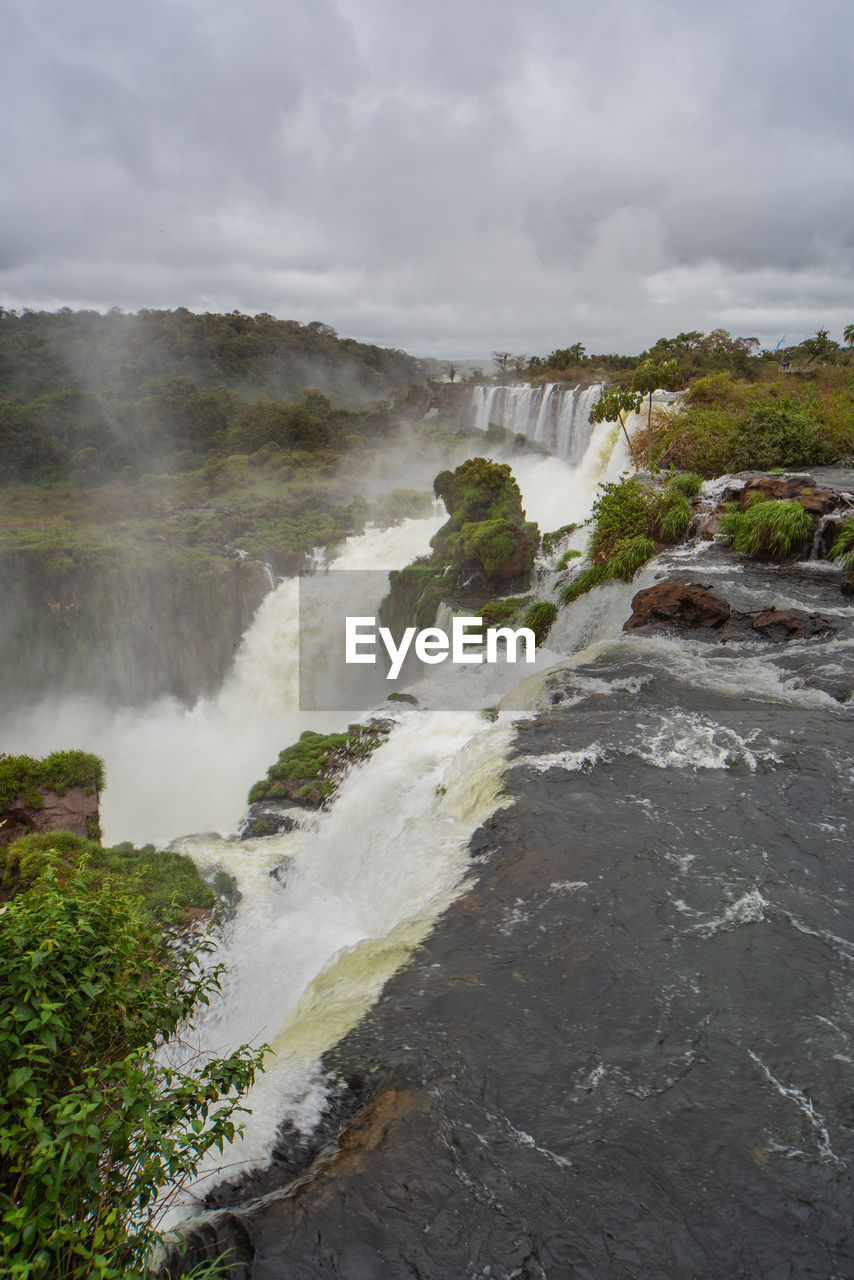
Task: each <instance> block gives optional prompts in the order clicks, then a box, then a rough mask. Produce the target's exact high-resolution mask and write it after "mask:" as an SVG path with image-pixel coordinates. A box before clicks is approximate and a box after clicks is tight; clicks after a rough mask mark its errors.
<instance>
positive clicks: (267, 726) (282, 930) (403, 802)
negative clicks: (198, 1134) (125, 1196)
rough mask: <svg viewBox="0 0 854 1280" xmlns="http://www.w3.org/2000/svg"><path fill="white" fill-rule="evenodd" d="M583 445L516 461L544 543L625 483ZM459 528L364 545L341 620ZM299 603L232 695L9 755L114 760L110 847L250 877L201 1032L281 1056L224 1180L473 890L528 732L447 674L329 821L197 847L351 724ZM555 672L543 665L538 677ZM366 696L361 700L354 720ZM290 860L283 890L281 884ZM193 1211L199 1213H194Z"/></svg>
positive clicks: (40, 722)
mask: <svg viewBox="0 0 854 1280" xmlns="http://www.w3.org/2000/svg"><path fill="white" fill-rule="evenodd" d="M588 426H589V424H588ZM586 445H587V447H586V449H585V452H584V456H583V457H582V458H581V460H580V462H579V464H578V465H576V466H575V467H572V466H570V465H568V464H567V462H565V461H563V460H561V459H559V458H523V459H520V460H515V461H514V470H515V472H516V474H517V476H518V478H519V481H520V486H521V488H522V491H523V501H524V504H525V506H526V508H527V510H528V515H529V518H533V519H536V520H538V521H539V523H540V525H541V528H543V529H548V528H552V527H555V526H557V525H560V524H564V523H567V522H568V521H575V520H580V519H583V518H584V517H585V516H586V515H587V513H588V511H589V507H590V501H591V498H592V494H593V492H594V491H595V486H596V483H597V482H598V481H599V480H600V479H603V478H605V477H606V476H608V475H610V474H613V473H614V471H615V470H616V471H617V472H618V471H619V470H620V469H621V464H622V459H623V453H622V446H621V444H620V442H619V441H618V440H617V438H616V433H615V431H614V429H613V427H611V426H609V425H608V424H604V426H601V427H597V428H596V430H595V432H594V431H593V430H592V429H590V430H589V431H588V434H587V440H586ZM443 519H444V514H443V513H438V512H437V514H435V515H434V516H433V517H431V518H429V519H426V520H409V521H405V522H404V523H403V524H402V525H400V526H397V527H395V528H391V529H387V530H376V529H373V530H369V531H368V532H367V533H365V534H364V535H362V536H361V537H358V538H351V539H350V540H349V541H348V542H347V544H346V545H345V547H344V548H343V550H342V552H341V554H340V556H339V557H338V558H337V559H336V560H335V561H334V562H333V564H332V565H331V566H330V571H329V573H328V574H325V575H324V577H323V581H324V583H328V587H329V594H330V597H332V596H335V595H338V596H339V600H338V603H337V605H336V608H337V611H338V615H339V616H340V613H341V612H342V609H341V603H340V593H341V591H343V592H345V593H356V594H355V595H353V598H352V599H348V600H347V601H346V607H345V609H344V610H343V611H344V612H350V613H357V614H365V613H371V612H375V611H376V608H377V605H378V603H379V599H380V598H381V596H382V594H384V589H382V587H381V586H378V587H377V594H376V599H365V598H364V597H363V596H362V595H360V594H358V592H359V587H360V581H359V579H358V578H357V577H356V575H353V574H338V573H337V572H336V570H338V569H342V568H344V569H349V570H354V569H367V568H370V569H377V568H382V569H384V570H388V569H391V568H396V567H402V566H404V565H406V564H408V563H409V562H410V561H412V560H413V559H414V558H415V557H416V556H417V555H419V554H423V553H424V552H425V551H426V550H427V549H428V544H429V539H430V537H431V535H432V534H433V532H434V531H435V530H436V529H437V528H438V527H439V525H440V524H441V523H442V522H443ZM298 589H299V587H298V583H297V582H296V581H295V580H289V581H285V582H283V583H281V584H280V585H279V586H278V588H277V589H276V590H275V591H274V592H271V594H270V595H269V596H268V597H267V598H266V599H265V601H264V602H263V604H262V605H261V607H260V609H259V610H258V612H257V614H256V617H255V619H254V621H253V623H252V626H251V627H250V629H249V630H248V632H247V633H246V635H245V636H244V638H243V641H242V643H241V646H240V649H239V651H238V654H237V656H236V659H235V663H234V668H233V670H232V672H231V674H230V676H229V678H228V679H227V681H226V682H225V684H224V686H223V689H222V690H221V692H220V693H219V695H218V696H217V697H215V698H210V699H205V700H202V701H200V702H199V703H198V704H197V705H196V706H195V707H193V708H192V709H187V708H185V707H182V706H181V705H180V704H178V703H177V702H175V701H174V700H162V701H160V702H158V703H156V704H154V705H152V706H150V707H148V708H145V709H144V710H131V709H119V710H116V709H114V708H109V707H106V706H104V705H102V704H99V703H97V702H94V701H91V700H87V701H83V700H76V701H75V700H66V701H64V702H62V703H60V704H59V705H56V704H50V705H46V706H45V707H44V708H41V709H39V708H31V709H29V711H28V712H27V714H26V716H21V717H19V718H18V720H17V721H16V722H15V723H13V724H12V725H7V726H5V728H6V735H5V740H6V742H8V743H9V749H10V750H15V751H30V752H32V753H34V754H45V753H47V752H49V751H50V750H53V749H56V748H57V747H60V746H66V745H67V744H68V743H73V744H74V745H75V746H80V747H83V748H85V749H88V750H92V751H95V752H97V753H98V754H100V755H102V756H103V757H104V758H105V760H106V770H107V781H108V786H107V789H106V791H105V793H104V796H103V804H102V817H103V822H104V828H105V838H106V839H107V840H108V841H110V842H113V841H117V840H120V839H131V840H134V841H135V842H137V843H142V842H145V841H151V842H153V843H156V844H163V843H165V842H166V841H169V840H173V841H174V843H175V847H177V848H180V849H183V850H185V851H186V852H188V853H189V854H190V855H191V856H192V857H193V858H194V859H195V860H196V861H197V862H198V863H199V865H201V866H202V867H203V868H212V867H220V868H222V869H224V870H227V871H228V872H229V873H230V874H232V875H234V876H235V877H236V879H237V882H238V887H239V888H240V891H241V893H242V894H243V898H242V901H241V904H240V906H239V908H238V911H237V914H236V916H235V918H234V920H233V921H232V922H231V923H230V925H229V926H228V927H227V930H226V932H225V935H224V936H223V938H222V939H221V942H220V947H219V951H218V955H217V959H218V960H221V961H222V962H223V963H224V964H225V966H226V968H227V971H228V977H227V983H226V986H225V989H224V994H223V998H222V1000H220V1001H218V1002H217V1003H216V1004H215V1005H214V1006H212V1007H211V1008H210V1009H209V1010H208V1011H207V1012H206V1013H205V1014H204V1016H203V1017H202V1018H201V1019H200V1020H199V1021H198V1023H197V1025H196V1026H195V1028H194V1035H195V1037H196V1040H197V1042H198V1045H199V1046H200V1047H201V1048H202V1049H203V1050H204V1051H206V1052H211V1053H224V1052H227V1051H229V1050H231V1049H233V1048H235V1047H236V1046H237V1045H239V1044H240V1043H243V1042H246V1041H254V1042H255V1043H260V1042H264V1041H266V1042H268V1043H269V1044H270V1045H271V1046H272V1049H271V1054H270V1055H269V1058H268V1061H267V1064H266V1065H267V1069H266V1071H265V1073H264V1074H263V1075H262V1076H261V1078H260V1080H259V1083H258V1085H257V1086H256V1088H255V1089H254V1090H253V1093H252V1095H251V1097H250V1105H251V1107H252V1116H251V1119H250V1121H249V1126H248V1129H247V1133H246V1135H245V1138H244V1139H243V1141H242V1142H241V1143H239V1144H236V1145H235V1147H234V1148H233V1149H232V1151H230V1152H226V1154H225V1156H224V1157H223V1158H222V1160H221V1161H220V1159H219V1158H217V1163H216V1164H213V1163H212V1164H211V1165H210V1166H209V1167H208V1168H207V1169H206V1170H205V1176H206V1177H207V1178H210V1177H211V1176H212V1177H219V1176H223V1172H225V1174H226V1175H227V1174H228V1173H229V1172H231V1173H234V1172H235V1171H236V1169H237V1168H238V1167H246V1166H251V1165H253V1164H256V1163H258V1162H259V1161H260V1162H263V1161H264V1160H265V1159H266V1158H267V1154H268V1152H269V1148H270V1144H271V1141H272V1139H273V1136H274V1134H275V1130H276V1126H277V1124H278V1123H279V1122H280V1121H281V1120H282V1118H283V1117H284V1116H286V1115H289V1116H291V1117H292V1118H293V1119H294V1120H295V1122H296V1123H297V1124H298V1125H303V1126H306V1127H308V1126H310V1124H311V1123H312V1122H313V1120H314V1119H315V1118H316V1115H317V1112H318V1108H319V1106H320V1104H321V1102H322V1099H323V1097H324V1089H323V1082H322V1081H321V1080H320V1079H319V1078H318V1074H317V1073H318V1060H319V1058H320V1056H321V1054H322V1053H323V1052H324V1050H325V1049H327V1048H328V1047H330V1046H331V1045H332V1044H334V1043H335V1042H336V1041H337V1040H338V1039H339V1038H340V1037H341V1036H342V1035H343V1034H345V1033H346V1031H347V1030H348V1029H349V1028H350V1027H351V1026H353V1025H354V1024H355V1022H356V1021H358V1019H359V1017H360V1016H361V1014H362V1013H363V1012H364V1010H365V1009H366V1008H367V1007H369V1005H370V1004H371V1003H372V1001H373V1000H375V999H376V997H377V995H378V993H379V991H380V990H381V988H382V986H383V984H384V983H385V981H386V980H387V979H388V977H389V976H390V975H391V974H392V973H393V972H394V971H395V970H396V968H398V967H399V965H400V964H401V963H402V962H403V960H404V959H405V958H406V956H407V955H408V954H409V953H410V951H411V949H412V947H413V946H415V945H417V943H418V942H419V940H420V939H422V938H423V937H424V936H425V934H426V933H427V931H428V930H429V929H430V927H431V925H432V923H433V922H434V921H435V919H436V917H437V915H438V914H439V912H440V911H442V910H443V909H444V908H445V906H447V904H448V903H449V902H450V901H451V900H452V899H453V897H454V896H455V895H456V894H458V893H460V892H462V890H463V888H464V885H465V877H466V872H467V869H468V855H467V847H468V842H469V839H470V836H471V834H472V832H473V831H474V829H475V828H476V827H477V826H478V825H479V824H480V823H481V822H483V820H484V819H485V818H486V817H487V815H488V814H489V813H490V812H491V811H492V810H493V809H494V807H495V805H496V804H497V803H498V801H499V798H500V795H501V777H502V770H503V766H504V763H505V760H506V757H507V751H508V748H509V745H510V742H511V739H512V735H513V729H512V724H513V720H512V716H507V717H504V718H502V720H501V721H500V722H498V723H492V724H490V723H487V722H486V721H485V720H484V719H483V718H482V717H480V716H479V715H478V714H477V713H476V712H471V711H459V710H455V711H432V710H429V705H430V704H431V703H432V705H440V704H441V703H443V704H444V705H445V706H448V705H450V706H457V705H459V704H458V703H456V702H454V701H453V700H448V696H447V695H448V688H447V685H448V682H451V683H452V682H453V680H454V679H459V678H460V673H459V672H455V671H452V669H451V668H450V664H448V666H447V669H446V670H443V671H442V672H441V673H440V672H439V671H438V670H437V669H436V668H434V669H433V673H431V683H432V689H426V690H424V691H422V692H424V693H425V694H426V698H425V704H424V705H422V706H419V707H418V708H408V707H405V706H404V707H401V708H399V709H397V710H396V711H395V713H394V715H395V719H396V720H397V722H398V723H397V726H396V728H395V729H394V731H393V732H392V735H391V737H390V739H389V740H388V742H387V743H386V744H385V745H384V746H382V747H381V748H379V749H378V750H377V751H376V752H375V753H374V755H373V757H372V758H371V759H370V760H369V761H367V762H366V763H365V764H363V765H362V766H360V767H359V768H358V769H357V770H354V771H353V772H351V773H350V775H349V776H348V777H347V778H346V780H345V781H344V783H343V784H342V786H341V788H340V790H339V794H338V796H337V798H336V802H335V804H334V806H333V807H332V809H331V810H330V812H328V813H312V814H309V815H307V816H306V818H305V821H304V825H303V829H301V830H297V831H294V832H292V833H290V834H288V835H286V836H282V837H278V838H275V839H267V840H254V841H247V842H245V843H239V842H236V841H234V840H230V839H226V838H224V837H223V836H222V835H220V834H208V835H196V836H188V835H186V833H187V832H193V831H196V832H199V831H207V832H209V833H210V832H212V831H225V832H228V831H232V830H233V829H234V827H235V826H236V824H237V822H238V820H239V818H240V817H241V816H242V814H243V812H244V810H245V796H246V792H247V789H248V787H249V785H250V784H251V783H252V782H253V781H255V780H256V779H257V778H259V777H262V776H263V775H264V772H265V770H266V768H267V767H268V765H269V764H271V763H272V762H273V761H274V760H275V758H276V756H277V755H278V753H279V751H280V750H281V749H282V748H283V747H285V746H287V745H289V744H290V743H292V742H294V741H295V740H296V739H297V737H298V736H299V734H300V732H302V730H304V729H305V728H309V727H311V728H314V729H327V728H338V727H342V726H343V724H346V722H347V720H348V719H352V715H350V714H342V715H335V714H331V713H327V714H325V715H319V714H318V713H310V714H301V713H300V712H299V711H298V710H297V707H298V689H297V684H298V672H299V664H300V662H301V661H302V662H303V663H304V662H306V661H308V662H309V663H310V664H311V666H312V670H313V671H315V672H316V673H317V674H318V678H320V679H323V680H330V679H335V678H337V677H336V673H334V672H329V671H325V670H324V667H323V657H324V654H323V635H324V616H323V614H322V610H321V611H320V612H319V614H318V617H317V618H316V620H315V621H316V626H312V625H309V627H308V628H307V630H306V629H305V628H304V631H303V636H304V637H305V635H306V634H312V633H313V634H315V635H316V637H317V639H316V644H315V651H314V653H313V654H312V655H310V656H309V655H306V654H305V653H303V654H300V652H299V630H298V620H297V607H296V606H297V591H298ZM556 656H557V655H556V654H554V653H551V652H550V651H544V652H543V654H542V655H541V658H540V667H542V668H546V667H548V666H549V665H550V664H551V663H552V662H553V661H555V659H556ZM527 670H530V668H528V669H527ZM434 673H435V674H434ZM339 674H340V673H339ZM525 674H526V668H524V667H517V668H512V667H504V668H503V669H502V668H495V669H492V670H490V669H488V668H486V667H480V668H471V669H469V670H468V671H466V672H465V673H464V675H465V677H469V678H471V679H472V680H474V681H475V682H479V683H478V684H477V692H476V697H475V699H474V705H479V706H482V705H488V704H490V703H492V702H495V701H497V700H498V698H499V697H501V696H502V695H503V694H504V693H505V692H506V691H507V689H508V688H510V687H512V686H513V685H514V684H516V683H518V681H519V680H520V678H521V677H522V676H523V675H525ZM443 682H444V686H445V687H443ZM350 688H351V690H352V685H351V686H350ZM431 695H432V696H431ZM358 696H359V694H358V689H357V692H356V693H355V694H354V706H355V707H358V706H359V705H360V704H359V703H358ZM365 697H366V699H367V701H365V702H363V703H362V704H361V707H362V709H363V710H364V711H371V710H372V709H373V708H374V707H375V706H376V703H375V702H372V701H371V700H370V692H368V693H367V694H366V695H365ZM384 714H387V708H386V710H385V712H384ZM176 838H177V839H176ZM283 862H284V863H285V864H286V868H287V869H286V871H285V872H284V873H283V874H282V875H281V877H273V876H271V874H270V872H271V871H272V870H273V869H274V868H275V867H277V866H278V865H279V864H281V863H283ZM282 881H284V883H282ZM221 1166H227V1167H226V1168H225V1170H224V1171H223V1169H222V1168H221ZM202 1189H204V1188H202ZM197 1190H198V1189H197ZM191 1207H192V1198H191V1199H190V1200H189V1201H188V1202H186V1203H185V1205H184V1207H183V1209H182V1210H181V1212H184V1213H186V1212H187V1211H189V1210H190V1209H191Z"/></svg>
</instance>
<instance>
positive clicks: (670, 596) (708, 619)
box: [623, 582, 732, 631]
mask: <svg viewBox="0 0 854 1280" xmlns="http://www.w3.org/2000/svg"><path fill="white" fill-rule="evenodd" d="M731 615H732V610H731V609H730V607H729V605H728V604H727V602H726V600H723V599H721V597H720V596H716V595H713V594H712V592H711V591H710V590H709V589H708V587H704V586H701V584H700V583H698V582H689V583H684V582H659V583H658V584H657V585H656V586H654V587H646V588H645V589H644V590H643V591H639V592H638V593H637V595H636V596H635V597H634V599H633V600H632V616H631V617H630V618H629V620H628V622H626V623H625V624H624V626H623V630H624V631H639V630H641V628H644V627H654V626H677V627H689V628H694V627H711V628H714V629H719V628H721V627H725V626H726V625H727V623H728V622H729V620H730V617H731Z"/></svg>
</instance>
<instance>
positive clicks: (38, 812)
mask: <svg viewBox="0 0 854 1280" xmlns="http://www.w3.org/2000/svg"><path fill="white" fill-rule="evenodd" d="M42 800H43V804H42V807H41V808H40V809H36V808H31V807H29V806H27V805H24V804H16V803H15V802H14V801H13V802H12V803H11V804H10V805H9V807H8V808H7V809H4V810H3V811H2V812H0V845H6V844H11V843H12V841H13V840H18V839H20V837H21V836H26V835H29V834H30V833H31V832H34V831H71V832H72V833H73V834H74V835H75V836H86V837H88V838H89V839H90V840H100V838H101V825H100V815H99V812H98V794H97V792H96V791H94V790H87V789H86V788H85V787H69V788H68V790H67V791H66V793H65V795H64V796H60V795H57V793H56V792H55V791H44V792H42Z"/></svg>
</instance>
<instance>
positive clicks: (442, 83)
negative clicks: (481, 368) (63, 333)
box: [0, 0, 854, 357]
mask: <svg viewBox="0 0 854 1280" xmlns="http://www.w3.org/2000/svg"><path fill="white" fill-rule="evenodd" d="M852 51H854V6H852V5H851V3H850V0H845V3H841V2H838V0H824V3H823V4H821V5H818V6H814V5H811V4H807V3H806V2H805V0H774V2H773V3H772V2H771V0H753V3H750V0H737V2H735V0H716V2H713V0H702V2H699V0H681V2H677V0H597V2H596V3H593V0H587V2H586V3H584V4H581V3H579V0H528V3H527V4H526V5H524V6H523V5H521V4H519V3H515V2H514V3H510V2H509V0H488V2H487V0H432V3H430V4H429V5H427V4H414V3H405V2H404V0H242V2H241V3H239V4H238V3H237V0H227V2H226V0H135V2H129V0H73V3H69V0H2V3H0V67H2V77H3V81H2V82H3V87H4V128H3V131H2V132H3V136H2V140H0V163H2V167H0V174H2V192H3V194H2V199H0V302H3V303H5V304H6V305H7V306H13V307H21V306H30V307H34V308H49V309H53V308H55V307H59V306H63V305H69V306H72V307H94V308H97V309H99V310H105V309H107V308H109V307H111V306H113V305H118V306H121V307H123V308H124V309H125V310H130V311H135V310H137V309H139V308H140V307H156V308H158V307H175V306H187V307H190V308H191V309H193V310H196V311H231V310H233V309H234V308H238V309H239V310H241V311H245V312H249V313H252V314H254V313H256V312H259V311H268V312H272V313H273V314H274V315H277V316H280V317H283V318H292V319H297V320H302V321H309V320H323V321H325V322H326V323H328V324H331V325H334V326H335V328H336V329H338V331H339V332H340V333H341V334H342V335H348V336H354V337H358V338H360V339H363V340H365V341H371V342H377V343H381V344H382V345H387V346H397V347H403V348H405V349H407V350H409V351H412V352H414V353H416V354H421V355H438V356H451V355H455V356H459V357H463V356H466V355H470V356H480V355H483V354H486V355H488V353H489V352H490V351H491V350H492V349H494V348H507V349H510V350H512V351H514V352H526V353H528V354H533V353H544V352H547V351H549V350H551V349H552V348H553V347H555V346H566V345H569V344H570V343H573V342H576V341H581V342H583V343H585V344H586V346H587V347H588V349H589V350H591V351H626V352H635V351H639V350H641V349H642V348H644V347H647V346H648V345H649V344H650V343H652V342H654V341H655V339H656V338H658V337H661V336H663V335H670V334H675V333H677V332H678V331H680V330H683V329H689V328H690V329H693V328H698V329H703V330H709V329H711V328H714V327H716V326H723V327H724V328H727V329H729V330H730V331H731V332H733V333H734V334H741V335H751V336H752V335H755V336H757V337H759V338H760V339H761V340H762V342H763V343H764V344H767V345H770V346H774V345H775V344H776V342H777V340H778V339H779V338H780V337H782V336H783V335H784V334H785V335H786V339H787V342H795V341H797V340H799V339H800V338H801V337H803V336H805V335H807V334H809V333H811V332H814V331H815V329H816V328H817V327H818V326H819V325H823V326H826V327H828V328H829V329H830V330H831V335H832V336H833V337H835V338H837V339H841V329H842V326H843V325H845V324H850V323H852V322H854V156H852V131H854V90H852V85H854V74H852Z"/></svg>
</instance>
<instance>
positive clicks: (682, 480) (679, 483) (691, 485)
mask: <svg viewBox="0 0 854 1280" xmlns="http://www.w3.org/2000/svg"><path fill="white" fill-rule="evenodd" d="M667 487H668V489H670V490H671V491H673V492H676V493H681V494H684V496H685V497H686V498H696V496H697V494H698V493H699V492H700V490H701V489H702V487H703V477H702V476H698V475H697V472H696V471H682V472H680V473H679V475H675V476H671V477H670V479H669V480H668V481H667Z"/></svg>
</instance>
